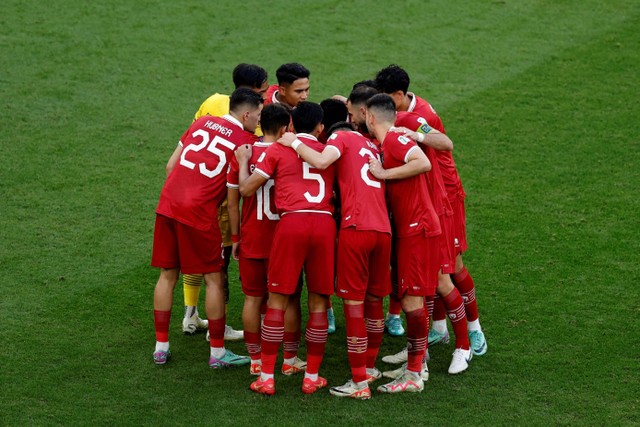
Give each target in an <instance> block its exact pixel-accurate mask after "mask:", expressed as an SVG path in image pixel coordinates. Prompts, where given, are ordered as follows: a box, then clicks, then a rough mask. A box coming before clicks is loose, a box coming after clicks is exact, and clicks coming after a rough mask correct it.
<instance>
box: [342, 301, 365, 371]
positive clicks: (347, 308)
mask: <svg viewBox="0 0 640 427" xmlns="http://www.w3.org/2000/svg"><path fill="white" fill-rule="evenodd" d="M344 318H345V322H346V324H347V356H349V365H351V376H352V377H353V381H354V382H356V383H359V382H362V381H366V379H367V329H366V327H365V324H364V304H355V305H351V304H345V305H344Z"/></svg>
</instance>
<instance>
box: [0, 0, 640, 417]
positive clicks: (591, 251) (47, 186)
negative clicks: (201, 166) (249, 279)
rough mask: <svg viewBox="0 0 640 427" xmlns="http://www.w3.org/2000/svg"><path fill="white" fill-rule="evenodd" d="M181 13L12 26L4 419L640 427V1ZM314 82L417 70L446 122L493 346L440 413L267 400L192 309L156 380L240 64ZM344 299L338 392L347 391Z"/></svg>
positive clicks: (8, 36) (110, 10)
mask: <svg viewBox="0 0 640 427" xmlns="http://www.w3.org/2000/svg"><path fill="white" fill-rule="evenodd" d="M156 3H157V2H125V1H109V2H106V3H99V4H93V3H85V2H77V1H67V2H60V1H57V2H50V3H48V4H44V3H42V2H34V1H20V2H17V1H6V2H4V3H3V5H2V6H0V70H2V71H0V108H1V109H0V111H1V113H0V127H1V129H2V137H1V139H2V143H1V150H2V151H1V154H2V155H1V156H0V212H1V214H2V221H0V242H1V243H2V244H1V245H0V274H2V277H3V282H2V298H0V338H1V341H0V342H1V343H2V346H1V347H0V384H1V385H2V393H0V414H1V415H0V424H3V425H19V424H26V425H78V424H99V425H114V424H115V425H121V424H131V425H139V424H145V425H150V424H168V425H175V424H191V425H205V424H206V425H212V424H215V425H300V424H302V425H343V424H351V425H354V424H361V425H391V424H392V423H393V424H395V425H398V423H399V422H402V423H409V424H412V425H424V424H434V425H460V424H481V425H493V424H503V425H504V424H514V423H515V424H535V425H548V424H596V425H602V424H613V425H620V424H623V425H624V424H628V425H631V424H638V423H640V416H639V415H638V414H639V413H640V397H639V396H640V384H639V376H638V372H640V356H639V354H640V348H639V346H638V339H637V336H636V335H635V332H636V331H638V330H640V325H639V322H638V317H639V316H640V303H639V302H638V301H640V291H639V290H638V286H637V285H638V283H639V282H640V268H639V267H638V264H639V256H638V253H640V247H639V246H640V243H639V242H640V240H639V238H640V236H639V230H640V222H639V221H638V218H639V216H638V212H639V211H640V201H639V200H638V197H637V194H636V193H637V189H638V188H640V173H639V172H638V171H639V170H640V169H639V167H640V161H639V160H640V158H639V157H640V145H639V142H638V141H639V140H640V138H639V137H640V131H639V129H640V127H639V126H638V124H637V120H638V117H639V116H640V108H639V107H638V99H637V98H638V90H637V88H638V84H639V79H638V71H637V70H638V69H639V67H640V35H639V33H638V30H637V28H640V6H638V5H637V2H633V1H630V0H629V1H623V0H617V1H612V2H604V3H603V2H596V1H592V0H589V1H583V2H577V1H556V2H549V1H535V2H534V1H529V2H525V1H522V2H515V1H494V2H459V3H455V4H450V2H445V1H436V2H428V3H425V2H419V1H407V2H402V3H399V4H400V5H396V6H393V7H392V6H390V5H389V4H387V3H383V2H376V3H373V2H365V1H353V2H340V1H327V0H325V1H318V2H310V1H303V2H297V3H294V4H291V3H292V2H282V1H276V2H270V3H268V4H265V3H263V2H252V1H250V2H245V3H241V4H239V3H234V2H226V1H225V2H215V4H214V3H212V4H210V5H208V4H203V3H202V2H187V1H180V2H166V3H162V4H156ZM291 61H299V62H301V63H303V64H305V65H306V66H307V67H308V68H309V69H310V70H311V72H312V76H311V82H312V92H311V99H312V100H313V101H320V100H321V99H323V98H326V97H328V96H330V95H332V94H334V93H343V94H345V93H347V92H348V90H349V89H350V87H351V85H352V84H353V83H354V82H356V81H358V80H361V79H363V78H370V77H372V76H373V74H374V73H375V72H376V71H377V70H378V69H380V68H382V67H384V66H386V65H388V64H389V63H392V62H395V63H399V64H400V65H402V66H403V67H405V68H406V69H407V70H408V71H409V73H410V75H411V77H412V85H411V89H412V90H414V91H415V92H416V93H418V94H420V95H422V96H424V97H425V98H427V99H428V100H430V102H431V103H432V104H433V105H434V106H435V107H436V108H437V109H438V112H439V113H440V115H441V117H442V119H443V121H444V123H445V126H446V128H447V131H448V133H449V135H450V136H451V138H452V139H453V141H454V144H455V145H456V148H455V156H456V161H457V163H458V168H459V170H460V173H461V175H462V178H463V181H464V184H465V189H466V190H467V193H468V199H467V212H468V222H469V224H468V226H469V229H468V233H469V240H470V246H471V249H470V250H469V252H468V253H467V254H466V255H465V260H466V263H467V264H468V266H469V268H470V270H471V272H472V274H473V276H474V279H475V281H476V284H477V294H478V300H479V303H480V312H481V319H482V324H483V328H484V329H485V332H486V334H487V337H488V340H489V352H488V353H487V355H486V356H484V357H482V358H477V359H474V361H473V362H472V366H471V368H470V369H469V371H468V372H466V373H465V374H464V375H461V376H458V377H448V376H447V375H446V374H445V372H446V368H447V366H448V362H449V357H450V356H449V354H450V352H451V351H452V347H451V345H449V346H447V347H434V348H433V349H431V354H432V362H431V364H430V368H431V372H432V375H431V379H430V380H429V382H428V383H427V385H426V388H425V391H424V392H423V393H422V394H419V395H406V396H404V395H403V396H381V395H379V394H376V395H375V397H374V399H373V400H372V401H370V402H352V401H343V400H339V399H336V398H332V397H331V396H329V394H328V393H317V394H315V395H313V396H303V395H302V393H301V392H300V391H299V385H300V381H301V379H300V378H284V377H278V394H277V395H276V396H274V397H273V398H270V399H268V398H262V397H261V396H256V395H254V394H252V393H251V392H250V391H249V390H248V385H249V382H250V381H251V378H250V377H249V375H248V373H247V372H246V371H244V370H241V371H240V370H236V371H233V370H229V371H220V372H219V371H212V370H210V369H209V368H208V367H207V365H206V363H205V361H206V358H207V347H206V344H205V341H204V340H203V338H202V336H201V335H198V336H195V337H187V336H183V335H182V334H180V333H179V331H180V329H179V318H180V316H181V312H182V310H181V307H180V305H181V292H179V291H177V292H176V304H175V310H174V321H173V322H172V329H171V333H172V350H173V352H174V358H173V360H172V361H171V363H170V364H169V365H167V366H166V367H163V368H158V367H156V366H154V365H153V364H152V363H151V352H152V349H153V340H154V336H153V319H152V294H153V286H154V284H155V281H156V280H157V271H155V270H154V269H152V268H151V267H149V265H148V264H149V260H150V253H151V242H152V230H153V218H154V209H155V206H156V203H157V198H158V195H159V192H160V189H161V187H162V183H163V179H164V165H165V163H166V160H167V159H168V157H169V155H170V154H171V152H172V151H173V149H174V147H175V143H176V141H177V139H178V138H179V137H180V135H181V134H182V132H183V131H184V129H185V128H186V126H187V125H188V124H189V123H190V122H191V119H192V116H193V113H194V111H195V110H196V109H197V107H198V106H199V104H200V103H201V102H202V101H203V100H204V99H205V98H206V97H207V96H208V95H210V94H211V93H213V92H216V91H219V92H223V93H229V92H230V91H231V86H232V84H231V79H230V74H231V70H232V68H233V67H234V66H235V65H236V64H237V63H238V62H254V63H258V64H261V65H262V66H264V67H265V68H266V69H267V70H268V71H269V72H270V75H271V80H272V81H275V78H274V77H275V76H274V74H275V69H276V68H277V67H278V66H279V65H280V64H281V63H284V62H291ZM235 271H236V270H235V267H234V275H233V278H234V281H233V289H232V300H231V307H230V319H229V320H230V323H231V324H233V325H235V326H239V325H240V307H241V304H242V298H241V293H240V290H239V285H238V283H237V280H236V277H237V276H236V275H235ZM334 301H335V305H336V308H337V312H338V326H339V330H338V333H337V334H336V335H335V336H331V337H330V338H329V344H328V347H327V354H326V358H325V363H324V365H323V368H322V371H321V372H322V374H323V375H325V376H326V377H327V378H328V379H329V381H330V383H331V384H340V383H342V382H344V381H345V380H346V378H347V376H348V372H349V370H348V363H347V360H346V348H345V345H344V321H343V319H342V316H341V315H340V314H339V313H340V303H339V302H338V301H337V300H334ZM402 344H403V340H402V339H397V338H396V339H394V338H385V342H384V343H383V349H382V351H381V353H382V354H388V353H390V352H395V351H397V350H399V349H400V347H401V346H402ZM230 347H231V348H232V349H233V350H234V351H236V350H237V351H239V352H241V353H244V349H243V346H242V344H237V343H235V344H231V345H230ZM380 366H381V367H383V364H382V363H380Z"/></svg>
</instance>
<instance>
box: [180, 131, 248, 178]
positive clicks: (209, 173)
mask: <svg viewBox="0 0 640 427" xmlns="http://www.w3.org/2000/svg"><path fill="white" fill-rule="evenodd" d="M192 135H193V137H194V138H198V137H200V138H202V142H201V143H200V144H198V145H194V144H189V145H188V146H187V147H186V148H185V149H184V150H182V154H181V155H180V164H181V165H182V166H184V167H186V168H189V169H193V168H195V167H196V164H195V163H193V162H191V161H189V160H187V153H188V152H190V151H194V152H196V153H197V152H198V151H200V150H202V149H203V148H205V147H207V151H209V152H210V153H212V154H215V155H216V156H217V157H218V159H219V161H218V164H217V165H216V167H215V169H213V170H211V169H207V165H206V164H205V163H204V162H201V163H199V164H198V167H199V170H200V173H201V174H202V175H204V176H206V177H207V178H213V177H214V176H217V175H220V172H222V169H223V168H224V167H225V165H226V164H227V155H226V154H225V152H224V151H222V150H221V149H219V148H218V147H216V146H217V145H218V144H220V145H224V146H225V147H227V148H228V149H230V150H232V151H233V150H234V149H235V148H236V146H235V144H233V143H232V142H229V141H227V140H226V139H224V138H221V137H220V136H219V135H216V136H215V137H213V141H211V144H209V138H210V137H209V132H207V131H205V130H202V129H198V130H197V131H195V132H194V133H193V134H192Z"/></svg>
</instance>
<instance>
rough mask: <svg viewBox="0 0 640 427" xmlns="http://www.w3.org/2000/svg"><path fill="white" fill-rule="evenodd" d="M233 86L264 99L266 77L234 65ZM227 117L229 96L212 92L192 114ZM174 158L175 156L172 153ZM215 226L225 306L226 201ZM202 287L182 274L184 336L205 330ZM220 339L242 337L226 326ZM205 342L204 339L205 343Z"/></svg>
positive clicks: (259, 71)
mask: <svg viewBox="0 0 640 427" xmlns="http://www.w3.org/2000/svg"><path fill="white" fill-rule="evenodd" d="M232 78H233V84H234V85H235V88H236V89H238V88H241V87H244V88H248V89H251V90H253V91H254V92H256V93H258V94H259V95H260V96H262V97H264V96H265V95H266V91H267V88H268V87H269V83H268V74H267V72H266V71H265V69H264V68H262V67H260V66H258V65H254V64H244V63H242V64H238V65H237V66H236V67H235V68H234V69H233V75H232ZM225 114H229V95H223V94H220V93H214V94H213V95H211V96H210V97H209V98H207V99H206V100H205V101H204V102H203V103H202V105H201V106H200V108H199V109H198V111H197V112H196V114H195V118H194V121H195V120H198V119H199V118H200V117H202V116H215V117H222V116H224V115H225ZM255 133H256V135H257V136H260V135H262V132H261V131H260V127H259V126H258V127H257V128H256V131H255ZM179 151H180V147H177V148H176V153H178V152H179ZM176 155H177V154H176ZM176 161H177V157H172V158H171V160H170V161H169V164H168V165H167V176H168V175H169V173H170V172H171V170H172V169H173V166H174V165H175V162H176ZM218 224H219V226H220V231H221V232H222V237H223V239H222V242H223V248H224V249H223V251H224V266H223V269H222V273H223V279H224V299H225V306H226V305H227V304H228V303H229V277H228V274H227V273H228V268H229V261H230V259H231V256H230V255H231V245H232V242H231V236H230V231H229V214H228V212H227V201H226V199H225V200H224V202H223V203H222V205H220V207H219V208H218ZM201 285H202V276H201V275H198V274H185V275H184V276H183V288H184V318H183V319H182V331H183V332H184V333H185V334H193V333H195V332H196V331H198V330H206V329H207V327H208V324H207V321H206V320H204V319H201V318H200V316H199V315H198V299H199V297H200V288H201ZM224 337H225V339H226V340H240V339H242V338H243V333H242V331H237V330H235V329H233V328H232V327H231V326H229V325H225V329H224ZM208 340H209V339H208V338H207V341H208Z"/></svg>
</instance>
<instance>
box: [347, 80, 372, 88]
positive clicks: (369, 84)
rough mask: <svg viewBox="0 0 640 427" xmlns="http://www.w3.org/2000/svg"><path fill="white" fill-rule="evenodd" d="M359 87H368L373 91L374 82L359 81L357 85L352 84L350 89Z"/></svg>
mask: <svg viewBox="0 0 640 427" xmlns="http://www.w3.org/2000/svg"><path fill="white" fill-rule="evenodd" d="M359 86H369V87H372V88H374V89H375V87H376V82H375V80H360V81H359V82H358V83H356V84H354V85H353V87H352V88H351V89H352V90H353V89H355V88H357V87H359Z"/></svg>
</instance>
